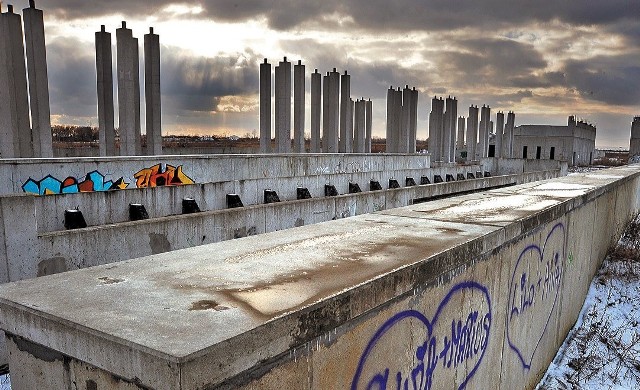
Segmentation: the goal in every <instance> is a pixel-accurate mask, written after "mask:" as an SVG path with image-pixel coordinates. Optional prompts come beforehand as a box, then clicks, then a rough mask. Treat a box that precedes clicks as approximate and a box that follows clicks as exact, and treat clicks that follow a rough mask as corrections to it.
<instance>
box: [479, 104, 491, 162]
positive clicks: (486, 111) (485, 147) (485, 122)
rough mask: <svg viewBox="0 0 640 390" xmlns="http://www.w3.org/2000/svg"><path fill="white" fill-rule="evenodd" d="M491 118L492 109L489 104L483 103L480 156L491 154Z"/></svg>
mask: <svg viewBox="0 0 640 390" xmlns="http://www.w3.org/2000/svg"><path fill="white" fill-rule="evenodd" d="M490 118H491V109H490V108H489V106H486V105H484V104H483V105H482V108H481V109H480V140H479V150H478V151H477V154H478V157H479V158H483V157H487V156H488V154H489V126H490V123H489V122H490V120H491V119H490Z"/></svg>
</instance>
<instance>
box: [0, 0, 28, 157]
mask: <svg viewBox="0 0 640 390" xmlns="http://www.w3.org/2000/svg"><path fill="white" fill-rule="evenodd" d="M8 8H9V9H8V12H5V13H2V14H0V137H1V138H0V145H1V146H0V148H1V149H0V152H1V153H2V155H1V156H0V157H2V158H13V157H34V153H33V144H32V142H31V124H30V123H29V98H28V95H27V72H26V70H25V64H24V46H23V45H22V36H23V35H22V20H21V18H20V15H18V14H15V13H13V6H12V5H9V7H8Z"/></svg>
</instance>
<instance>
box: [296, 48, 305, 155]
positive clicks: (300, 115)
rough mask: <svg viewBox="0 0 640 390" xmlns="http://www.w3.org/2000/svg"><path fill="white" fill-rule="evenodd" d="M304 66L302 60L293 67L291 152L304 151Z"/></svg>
mask: <svg viewBox="0 0 640 390" xmlns="http://www.w3.org/2000/svg"><path fill="white" fill-rule="evenodd" d="M304 69H305V66H304V65H302V61H301V60H298V63H297V64H296V65H294V67H293V152H294V153H304V152H305V144H304V122H305V113H304V109H305V93H304V91H305V71H304Z"/></svg>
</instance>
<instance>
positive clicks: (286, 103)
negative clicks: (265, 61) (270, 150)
mask: <svg viewBox="0 0 640 390" xmlns="http://www.w3.org/2000/svg"><path fill="white" fill-rule="evenodd" d="M290 149H291V62H289V61H287V57H284V60H283V61H280V63H279V64H278V66H276V150H275V151H276V153H289V152H290Z"/></svg>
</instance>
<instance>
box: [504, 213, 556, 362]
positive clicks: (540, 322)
mask: <svg viewBox="0 0 640 390" xmlns="http://www.w3.org/2000/svg"><path fill="white" fill-rule="evenodd" d="M564 259H565V227H564V225H563V224H562V223H558V224H556V225H555V226H553V228H552V229H551V231H549V233H548V234H547V237H546V238H545V240H544V243H543V244H542V246H540V245H537V244H531V245H528V246H527V247H525V248H524V249H523V250H522V252H520V256H519V257H518V261H517V262H516V265H515V268H514V270H513V275H512V277H511V283H510V287H509V305H508V307H507V313H506V314H507V316H506V327H507V340H508V342H509V347H510V349H511V350H512V351H513V352H515V353H516V355H517V356H518V359H519V360H520V362H521V364H522V367H523V368H524V369H529V368H530V367H531V362H532V360H533V355H534V354H535V351H536V349H537V348H538V345H539V344H540V341H541V340H542V337H543V335H544V333H545V331H546V329H547V326H548V324H549V321H550V319H551V314H552V311H553V309H554V307H555V305H556V301H557V299H558V291H559V289H560V282H561V279H562V273H563V266H564ZM534 318H535V320H532V319H534ZM513 329H520V330H522V329H529V330H530V332H532V333H533V334H530V335H529V336H533V340H534V341H535V343H532V342H531V340H530V339H531V337H527V340H519V339H517V338H516V337H515V336H514V333H513Z"/></svg>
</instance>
